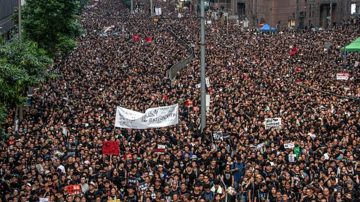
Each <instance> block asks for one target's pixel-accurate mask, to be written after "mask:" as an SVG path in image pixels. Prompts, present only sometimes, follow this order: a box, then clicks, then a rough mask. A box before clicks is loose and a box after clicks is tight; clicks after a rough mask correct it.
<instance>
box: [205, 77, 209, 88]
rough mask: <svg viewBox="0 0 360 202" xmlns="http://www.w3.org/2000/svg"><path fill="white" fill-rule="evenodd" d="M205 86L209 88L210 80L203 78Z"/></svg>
mask: <svg viewBox="0 0 360 202" xmlns="http://www.w3.org/2000/svg"><path fill="white" fill-rule="evenodd" d="M205 85H206V87H210V79H209V77H206V78H205Z"/></svg>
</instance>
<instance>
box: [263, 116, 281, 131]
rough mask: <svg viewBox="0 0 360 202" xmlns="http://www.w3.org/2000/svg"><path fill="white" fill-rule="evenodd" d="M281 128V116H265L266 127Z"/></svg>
mask: <svg viewBox="0 0 360 202" xmlns="http://www.w3.org/2000/svg"><path fill="white" fill-rule="evenodd" d="M270 128H281V118H265V129H266V130H267V129H270Z"/></svg>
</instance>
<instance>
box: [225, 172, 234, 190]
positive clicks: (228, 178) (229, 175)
mask: <svg viewBox="0 0 360 202" xmlns="http://www.w3.org/2000/svg"><path fill="white" fill-rule="evenodd" d="M224 183H225V184H226V186H228V187H229V186H231V185H232V172H231V171H224Z"/></svg>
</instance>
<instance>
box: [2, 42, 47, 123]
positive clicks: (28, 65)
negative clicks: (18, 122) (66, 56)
mask: <svg viewBox="0 0 360 202" xmlns="http://www.w3.org/2000/svg"><path fill="white" fill-rule="evenodd" d="M51 63H52V60H51V59H50V58H49V57H48V56H47V55H46V52H45V51H44V50H42V49H39V48H38V47H37V45H36V43H34V42H29V41H18V40H15V41H13V42H11V43H6V44H4V45H1V46H0V110H1V107H3V106H15V105H16V104H21V103H23V102H24V100H25V98H24V97H23V95H24V93H25V92H26V90H27V87H28V86H32V85H35V84H37V83H39V82H41V81H42V80H43V79H44V77H45V70H46V68H47V67H48V66H49V65H50V64H51ZM0 116H1V111H0ZM0 123H1V119H0Z"/></svg>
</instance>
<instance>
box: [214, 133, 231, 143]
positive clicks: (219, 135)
mask: <svg viewBox="0 0 360 202" xmlns="http://www.w3.org/2000/svg"><path fill="white" fill-rule="evenodd" d="M229 137H230V136H229V134H226V133H223V132H222V131H216V132H215V133H213V138H214V140H215V141H220V140H221V141H222V140H224V139H226V138H229Z"/></svg>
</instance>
